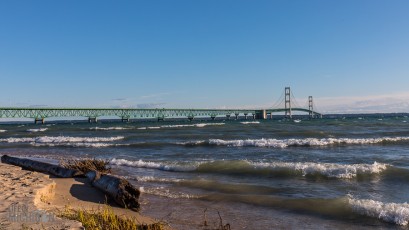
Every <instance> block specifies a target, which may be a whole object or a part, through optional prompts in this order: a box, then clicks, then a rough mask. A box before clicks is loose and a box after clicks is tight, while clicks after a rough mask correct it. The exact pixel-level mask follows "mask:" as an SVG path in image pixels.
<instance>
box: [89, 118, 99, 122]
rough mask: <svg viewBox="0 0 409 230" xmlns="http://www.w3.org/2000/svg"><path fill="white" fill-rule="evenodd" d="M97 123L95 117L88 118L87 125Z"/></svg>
mask: <svg viewBox="0 0 409 230" xmlns="http://www.w3.org/2000/svg"><path fill="white" fill-rule="evenodd" d="M97 122H98V118H96V117H88V123H97Z"/></svg>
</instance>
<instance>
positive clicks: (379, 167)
mask: <svg viewBox="0 0 409 230" xmlns="http://www.w3.org/2000/svg"><path fill="white" fill-rule="evenodd" d="M251 164H252V165H254V166H256V167H261V168H272V169H280V168H281V169H290V170H292V171H299V172H301V173H302V175H303V176H307V175H314V174H321V175H323V176H326V177H328V178H338V179H351V178H355V177H356V176H358V175H363V174H379V173H381V172H382V171H384V170H386V169H387V166H388V164H382V163H377V162H374V163H373V164H335V163H314V162H271V163H251Z"/></svg>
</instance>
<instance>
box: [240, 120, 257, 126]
mask: <svg viewBox="0 0 409 230" xmlns="http://www.w3.org/2000/svg"><path fill="white" fill-rule="evenodd" d="M240 123H241V124H243V125H249V124H260V122H259V121H243V122H240Z"/></svg>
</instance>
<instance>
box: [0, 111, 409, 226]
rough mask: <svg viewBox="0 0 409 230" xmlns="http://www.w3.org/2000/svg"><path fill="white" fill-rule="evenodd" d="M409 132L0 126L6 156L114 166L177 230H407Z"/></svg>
mask: <svg viewBox="0 0 409 230" xmlns="http://www.w3.org/2000/svg"><path fill="white" fill-rule="evenodd" d="M408 120H409V118H407V117H392V118H383V119H378V118H363V119H361V118H360V119H358V118H351V119H344V120H342V119H340V120H336V119H321V120H311V121H310V120H302V121H301V122H299V123H295V122H292V121H282V120H266V121H250V120H248V121H244V120H243V121H215V122H210V121H201V122H192V123H190V122H180V121H179V122H135V123H98V124H85V123H83V124H48V125H41V126H40V125H1V126H0V154H10V155H20V156H27V157H36V158H47V159H55V160H60V159H66V158H71V157H72V158H82V157H97V158H104V159H109V160H110V161H111V165H112V167H113V168H114V170H115V173H116V174H119V175H122V176H125V177H127V178H128V179H129V180H130V181H131V182H132V183H133V184H134V185H136V186H137V187H140V188H141V190H142V191H143V194H142V202H143V205H142V206H143V209H142V212H143V213H145V214H147V215H151V216H154V217H156V218H159V219H163V220H165V221H167V222H168V223H170V225H171V226H172V227H174V228H175V229H202V228H203V226H202V225H203V223H204V220H205V219H206V220H207V223H208V224H209V225H210V226H214V225H218V223H219V216H218V214H217V212H219V213H220V216H221V217H222V220H223V224H226V223H229V224H230V225H231V227H232V229H274V228H292V229H301V228H302V229H346V228H347V229H365V228H368V229H369V228H371V229H372V228H378V229H389V228H390V229H401V228H402V229H406V228H407V227H408V222H409V204H407V203H406V202H408V201H409V122H407V121H408ZM205 210H206V212H205ZM205 213H206V218H205V217H204V214H205Z"/></svg>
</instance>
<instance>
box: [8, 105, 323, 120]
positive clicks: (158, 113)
mask: <svg viewBox="0 0 409 230" xmlns="http://www.w3.org/2000/svg"><path fill="white" fill-rule="evenodd" d="M291 110H292V111H300V112H306V113H310V114H314V115H321V114H320V113H318V112H316V111H310V110H308V109H304V108H292V109H291ZM264 111H265V112H266V113H268V114H269V113H278V112H285V111H286V109H282V108H279V109H266V110H260V109H159V108H157V109H129V108H128V109H110V108H0V118H35V119H37V118H49V117H93V118H96V117H102V116H116V117H120V118H127V119H129V118H168V117H192V118H193V117H216V116H231V115H235V116H238V115H245V116H247V115H256V114H257V113H260V112H264Z"/></svg>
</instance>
